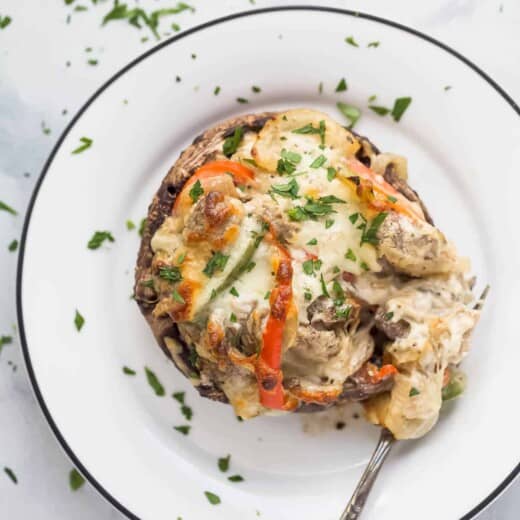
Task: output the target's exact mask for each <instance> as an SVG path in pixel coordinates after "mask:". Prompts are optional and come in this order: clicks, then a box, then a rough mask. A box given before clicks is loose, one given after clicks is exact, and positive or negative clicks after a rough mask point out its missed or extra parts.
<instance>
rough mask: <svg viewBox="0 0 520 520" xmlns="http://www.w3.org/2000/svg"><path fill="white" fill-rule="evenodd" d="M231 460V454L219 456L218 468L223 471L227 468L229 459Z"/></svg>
mask: <svg viewBox="0 0 520 520" xmlns="http://www.w3.org/2000/svg"><path fill="white" fill-rule="evenodd" d="M230 460H231V455H228V456H227V457H221V458H219V459H218V469H219V470H220V471H222V473H225V472H226V471H227V470H228V469H229V461H230Z"/></svg>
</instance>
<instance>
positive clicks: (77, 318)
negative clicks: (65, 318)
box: [74, 309, 85, 332]
mask: <svg viewBox="0 0 520 520" xmlns="http://www.w3.org/2000/svg"><path fill="white" fill-rule="evenodd" d="M74 325H76V330H77V331H78V332H79V331H80V330H81V329H82V328H83V325H85V318H84V317H83V316H82V315H81V314H80V312H79V311H78V310H77V309H76V314H75V315H74Z"/></svg>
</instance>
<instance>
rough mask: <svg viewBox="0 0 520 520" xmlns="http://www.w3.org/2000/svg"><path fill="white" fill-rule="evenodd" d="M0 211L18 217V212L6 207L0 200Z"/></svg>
mask: <svg viewBox="0 0 520 520" xmlns="http://www.w3.org/2000/svg"><path fill="white" fill-rule="evenodd" d="M0 211H7V213H11V215H18V211H16V210H15V209H13V208H11V206H8V205H7V204H6V203H5V202H2V201H1V200H0Z"/></svg>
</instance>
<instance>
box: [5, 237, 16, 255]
mask: <svg viewBox="0 0 520 520" xmlns="http://www.w3.org/2000/svg"><path fill="white" fill-rule="evenodd" d="M7 249H8V250H9V251H11V253H14V252H15V251H16V250H17V249H18V240H13V241H12V242H11V243H10V244H9V245H8V246H7Z"/></svg>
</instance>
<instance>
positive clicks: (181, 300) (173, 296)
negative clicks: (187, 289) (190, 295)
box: [172, 289, 186, 304]
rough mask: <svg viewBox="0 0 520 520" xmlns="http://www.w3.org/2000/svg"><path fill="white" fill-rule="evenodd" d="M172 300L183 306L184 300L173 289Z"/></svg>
mask: <svg viewBox="0 0 520 520" xmlns="http://www.w3.org/2000/svg"><path fill="white" fill-rule="evenodd" d="M172 298H173V301H176V302H177V303H181V304H185V303H186V300H185V299H184V298H183V297H182V295H180V294H179V292H178V291H177V290H176V289H174V290H173V292H172Z"/></svg>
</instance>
